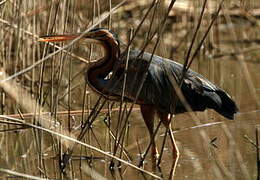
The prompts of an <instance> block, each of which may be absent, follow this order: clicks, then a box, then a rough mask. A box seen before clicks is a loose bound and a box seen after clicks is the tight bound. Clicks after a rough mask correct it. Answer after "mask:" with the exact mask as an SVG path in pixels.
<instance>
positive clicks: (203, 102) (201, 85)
mask: <svg viewBox="0 0 260 180" xmlns="http://www.w3.org/2000/svg"><path fill="white" fill-rule="evenodd" d="M150 56H151V55H150V54H148V53H146V54H145V55H144V56H143V57H142V60H143V61H147V60H148V59H150ZM182 67H183V66H182V65H181V64H179V63H176V62H174V61H171V60H168V59H163V58H161V57H159V56H154V57H153V60H152V63H151V65H150V66H149V69H148V73H147V76H146V79H145V82H144V84H143V87H142V91H141V93H140V95H139V98H140V99H142V100H144V103H147V104H153V105H155V106H156V107H157V109H158V110H159V111H160V112H165V113H175V114H177V113H182V112H185V111H186V109H185V108H184V106H183V105H182V103H181V102H180V101H177V104H176V108H175V111H174V112H173V109H174V106H175V101H176V99H175V91H174V87H173V86H174V85H175V83H174V82H173V80H176V81H177V82H179V80H180V77H181V73H182ZM181 90H182V93H183V95H184V97H185V98H186V100H187V102H188V103H189V105H190V107H191V108H192V109H193V110H194V111H204V110H205V109H206V108H211V109H214V110H216V111H217V112H218V113H220V114H221V115H223V116H225V117H226V118H228V119H233V118H234V114H235V113H236V112H237V111H238V108H237V106H236V104H235V102H234V101H233V100H232V99H231V98H230V96H229V95H228V94H227V93H226V92H224V91H223V90H221V89H220V88H218V87H217V86H215V85H214V84H212V83H211V82H210V81H208V80H207V79H206V78H204V77H203V76H201V75H200V74H198V73H196V72H194V71H192V70H189V71H188V72H187V74H186V76H185V78H184V82H183V84H182V87H181Z"/></svg>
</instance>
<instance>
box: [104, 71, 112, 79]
mask: <svg viewBox="0 0 260 180" xmlns="http://www.w3.org/2000/svg"><path fill="white" fill-rule="evenodd" d="M112 75H113V71H110V72H109V73H108V74H107V76H106V77H105V78H104V80H109V79H111V77H112Z"/></svg>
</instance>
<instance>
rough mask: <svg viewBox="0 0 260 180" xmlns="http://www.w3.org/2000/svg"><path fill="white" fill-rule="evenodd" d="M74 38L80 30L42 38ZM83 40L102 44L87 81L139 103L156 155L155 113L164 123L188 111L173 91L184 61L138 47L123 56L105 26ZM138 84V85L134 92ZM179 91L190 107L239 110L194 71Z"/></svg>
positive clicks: (116, 96) (175, 153)
mask: <svg viewBox="0 0 260 180" xmlns="http://www.w3.org/2000/svg"><path fill="white" fill-rule="evenodd" d="M76 37H78V35H53V36H45V37H42V41H48V42H50V41H64V40H71V39H75V38H76ZM83 39H85V40H90V41H91V42H92V43H93V42H94V43H97V44H99V45H101V46H102V47H103V49H104V57H103V58H101V59H100V60H99V61H97V62H96V63H94V64H91V65H90V67H89V69H88V71H87V72H86V75H85V77H86V80H87V83H88V84H89V86H90V87H91V88H92V89H93V90H94V91H96V92H97V93H99V94H101V95H103V96H104V97H106V98H108V99H111V100H121V99H122V95H124V100H125V101H131V102H136V103H137V104H139V105H140V109H141V113H142V116H143V118H144V121H145V123H146V125H147V128H148V130H149V135H150V138H151V144H152V154H153V155H155V154H156V152H157V150H156V146H155V141H154V117H155V115H156V114H158V116H159V118H160V119H161V121H162V122H163V124H164V125H165V126H166V127H167V128H168V127H170V119H169V114H178V113H183V112H186V111H187V110H186V107H184V105H183V104H182V102H183V101H179V99H178V98H177V99H176V98H175V97H178V96H175V89H176V83H179V82H180V79H181V77H182V69H183V66H182V65H181V64H179V63H177V62H174V61H172V60H169V59H165V58H162V57H159V56H156V55H153V56H152V55H151V54H149V53H146V52H144V53H141V54H140V51H138V50H131V51H130V53H129V58H127V55H126V54H121V53H120V47H119V42H118V40H117V39H116V37H115V36H114V34H113V33H112V32H111V31H109V30H108V29H105V28H97V29H93V30H91V31H90V32H88V33H87V34H86V35H85V36H84V37H83ZM151 58H152V60H151V63H150V64H149V62H150V59H151ZM127 59H128V60H127ZM111 74H112V75H111ZM110 75H111V77H110ZM139 87H141V89H140V93H139V95H138V96H137V94H138V92H139ZM181 92H182V94H183V96H184V97H185V98H184V99H186V101H187V103H188V105H189V106H190V107H191V109H192V110H193V111H203V110H205V109H206V108H211V109H214V110H215V111H217V112H218V113H220V114H221V115H223V116H224V117H226V118H228V119H233V118H234V114H235V113H236V112H237V111H238V108H237V106H236V104H235V102H234V101H233V100H232V99H231V98H230V96H229V95H228V94H227V93H226V92H224V91H223V90H222V89H220V88H218V87H217V86H216V85H214V84H212V83H211V82H210V81H209V80H207V79H206V78H204V77H203V76H202V75H200V74H198V73H196V72H194V71H192V70H188V71H187V72H186V74H185V77H184V80H183V83H182V86H181ZM136 97H137V99H136V101H134V100H135V98H136ZM175 105H176V106H175ZM169 129H171V128H169ZM169 132H170V133H169V134H170V138H171V142H172V145H173V160H174V166H173V168H174V169H175V167H176V162H177V160H178V148H177V145H176V143H175V140H174V137H173V134H172V132H171V131H169Z"/></svg>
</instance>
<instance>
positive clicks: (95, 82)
mask: <svg viewBox="0 0 260 180" xmlns="http://www.w3.org/2000/svg"><path fill="white" fill-rule="evenodd" d="M99 44H100V45H101V46H102V48H103V50H104V57H102V58H101V59H99V60H98V61H97V62H95V63H93V64H90V67H89V69H88V71H87V73H86V80H87V83H88V84H89V86H90V87H91V88H92V89H93V90H94V91H96V92H97V93H99V94H106V90H105V88H106V85H107V80H105V77H106V76H107V75H108V74H109V73H110V72H111V71H112V70H113V67H114V63H115V61H117V60H118V58H119V55H120V48H119V44H118V43H117V41H115V40H114V39H112V38H106V39H104V40H100V43H99Z"/></svg>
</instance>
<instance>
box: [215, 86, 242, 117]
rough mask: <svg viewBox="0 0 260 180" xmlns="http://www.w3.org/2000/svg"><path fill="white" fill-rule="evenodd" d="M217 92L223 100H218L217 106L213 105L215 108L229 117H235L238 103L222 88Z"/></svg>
mask: <svg viewBox="0 0 260 180" xmlns="http://www.w3.org/2000/svg"><path fill="white" fill-rule="evenodd" d="M215 93H216V94H217V96H219V97H220V99H221V101H220V102H218V103H217V106H215V107H213V109H214V110H215V111H217V112H218V113H219V114H221V115H222V116H224V117H226V118H228V119H234V114H235V113H237V112H238V107H237V105H236V103H235V102H234V101H233V100H232V99H231V97H230V96H229V95H228V94H227V93H225V92H224V91H222V90H220V89H219V90H217V91H216V92H215Z"/></svg>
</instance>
